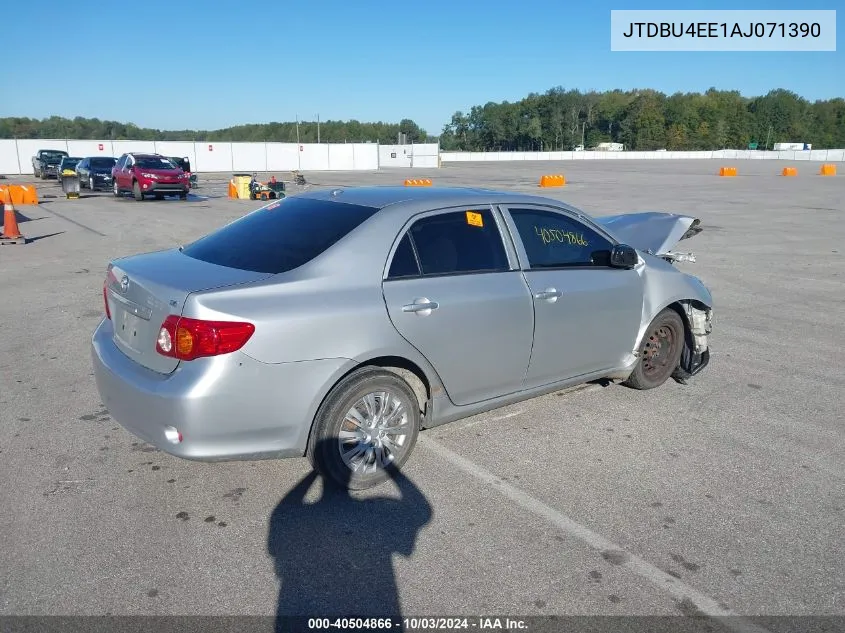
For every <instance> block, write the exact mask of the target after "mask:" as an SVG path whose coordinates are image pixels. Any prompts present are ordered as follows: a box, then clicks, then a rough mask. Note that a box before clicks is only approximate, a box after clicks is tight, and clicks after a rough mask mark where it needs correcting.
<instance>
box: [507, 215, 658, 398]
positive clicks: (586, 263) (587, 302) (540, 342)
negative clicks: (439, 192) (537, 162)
mask: <svg viewBox="0 0 845 633" xmlns="http://www.w3.org/2000/svg"><path fill="white" fill-rule="evenodd" d="M508 214H509V215H510V220H511V225H512V226H513V227H514V229H515V232H516V233H517V234H518V236H519V242H521V245H522V247H523V249H522V253H521V255H522V256H524V257H525V259H526V261H525V265H524V275H525V279H526V281H527V283H528V286H529V287H530V291H531V296H532V299H533V302H534V323H535V325H534V345H533V350H532V353H531V361H530V364H529V367H528V372H527V374H526V380H525V387H526V388H531V387H536V386H540V385H545V384H549V383H552V382H557V381H560V380H564V379H568V378H574V377H577V376H582V375H585V374H590V373H593V372H600V371H605V370H611V369H616V368H618V367H620V366H621V365H622V364H624V360H625V357H626V356H628V355H629V354H630V353H631V352H632V351H633V349H634V346H635V345H636V337H637V332H638V330H639V325H640V320H641V316H642V309H643V296H642V279H641V278H640V276H639V273H638V272H637V271H636V270H632V269H620V268H611V267H610V265H609V261H610V249H611V248H612V245H613V244H612V242H611V241H610V240H609V239H608V238H607V237H606V236H605V235H603V234H601V233H600V232H599V231H598V230H595V229H593V228H592V227H591V226H589V225H588V224H587V223H585V222H583V221H581V220H580V219H578V218H577V217H576V216H574V215H572V214H568V213H565V212H564V211H563V210H552V209H545V208H525V207H521V208H509V209H508Z"/></svg>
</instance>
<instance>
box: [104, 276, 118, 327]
mask: <svg viewBox="0 0 845 633" xmlns="http://www.w3.org/2000/svg"><path fill="white" fill-rule="evenodd" d="M111 281H117V277H115V276H114V271H113V270H112V268H111V266H109V269H108V270H107V271H106V278H105V279H104V280H103V304H104V305H105V308H106V317H107V318H108V319H109V320H111V310H109V282H111Z"/></svg>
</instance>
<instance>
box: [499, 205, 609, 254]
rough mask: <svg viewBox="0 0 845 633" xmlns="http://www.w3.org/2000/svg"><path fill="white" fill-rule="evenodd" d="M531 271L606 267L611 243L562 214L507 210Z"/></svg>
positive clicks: (529, 210)
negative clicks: (533, 269) (534, 269)
mask: <svg viewBox="0 0 845 633" xmlns="http://www.w3.org/2000/svg"><path fill="white" fill-rule="evenodd" d="M509 212H510V215H511V217H512V218H513V222H514V224H515V225H516V229H517V231H518V232H519V237H520V239H521V240H522V244H523V245H524V246H525V253H526V255H527V256H528V265H529V266H530V267H531V268H563V267H595V266H609V265H610V250H611V248H612V247H613V244H612V243H611V242H610V241H609V240H608V239H606V238H605V237H604V236H603V235H601V234H599V233H598V232H596V231H595V230H593V229H591V228H590V227H589V226H587V225H585V224H583V223H582V222H579V221H578V220H575V219H574V218H570V217H569V216H566V215H564V214H562V213H554V212H552V211H542V210H539V209H513V208H512V209H509Z"/></svg>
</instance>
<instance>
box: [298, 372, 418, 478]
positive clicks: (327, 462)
mask: <svg viewBox="0 0 845 633" xmlns="http://www.w3.org/2000/svg"><path fill="white" fill-rule="evenodd" d="M385 394H386V397H385ZM384 400H386V401H387V406H388V407H390V410H394V407H398V406H401V409H395V410H396V411H401V416H400V418H399V419H398V421H399V422H400V423H399V424H397V425H392V423H393V422H394V421H395V420H392V419H388V421H387V422H386V427H387V428H390V429H391V430H393V431H399V430H401V431H402V433H401V434H400V433H397V432H393V433H385V427H381V428H380V426H379V421H380V420H381V419H382V418H381V416H382V415H383V413H382V412H380V411H379V408H380V407H381V406H382V403H383V402H384ZM373 409H374V410H373ZM353 410H355V411H356V412H357V413H356V417H357V419H358V420H359V421H358V422H353V420H354V418H352V417H350V414H351V413H352V411H353ZM368 410H369V411H370V415H368ZM421 415H422V414H421V413H420V407H419V403H418V401H417V397H416V395H415V394H414V391H413V390H412V389H411V387H410V386H409V385H408V383H407V382H405V381H404V380H403V379H402V378H401V377H399V376H398V375H397V374H394V373H392V372H389V371H385V370H382V369H379V368H373V367H366V368H363V369H359V370H356V371H354V372H352V373H351V374H349V375H348V376H347V377H346V378H344V379H343V380H341V381H340V382H339V383H338V384H337V385H336V386H335V387H334V388H333V389H332V390H331V392H330V393H329V395H328V396H327V397H326V399H325V401H324V402H323V404H322V405H321V406H320V408H319V410H318V411H317V415H316V416H315V418H314V426H313V428H312V430H311V437H310V438H309V440H308V448H307V451H306V455H307V457H308V459H309V460H310V462H311V465H312V466H313V467H314V469H315V470H316V471H317V472H319V473H320V474H321V475H322V476H323V477H324V478H326V479H327V480H328V481H329V482H330V483H331V484H333V485H335V486H338V487H340V488H343V489H347V490H365V489H367V488H372V487H374V486H378V485H379V484H381V483H384V482H385V481H387V480H388V479H390V478H391V477H392V476H393V475H394V474H395V473H396V472H397V471H398V470H399V469H400V468H401V467H402V466H403V465H404V464H405V462H406V461H407V460H408V458H409V457H410V455H411V452H412V451H413V449H414V445H415V444H416V442H417V436H418V435H419V429H420V418H421ZM368 422H369V423H372V424H375V427H369V426H367V423H368ZM342 432H343V433H344V434H345V435H346V436H347V437H348V439H346V440H341V433H342ZM377 432H378V434H377V435H376V433H377ZM354 435H358V438H357V439H356V438H354ZM373 435H376V438H375V446H373V445H368V444H367V443H366V441H365V440H366V438H365V436H367V437H369V438H370V439H374V438H373ZM385 435H387V436H389V437H391V438H394V439H401V446H399V450H396V451H395V452H392V451H390V450H387V451H385V449H389V444H388V445H386V444H384V443H382V441H380V440H379V439H378V438H379V437H381V438H383V437H384V436H385ZM342 441H345V442H348V444H347V445H346V446H347V447H348V448H349V449H350V452H351V449H353V448H355V449H357V451H358V452H357V453H355V454H354V455H352V458H358V457H361V459H360V461H359V462H358V463H357V464H355V465H356V466H364V470H362V471H361V472H356V469H355V468H353V467H352V466H351V465H350V461H352V460H345V459H344V454H343V449H342V445H341V442H342ZM390 444H393V445H394V446H396V443H394V442H390ZM362 451H364V454H363V455H361V452H362ZM391 452H392V455H393V458H392V459H384V460H383V461H382V462H381V463H379V461H380V458H386V457H387V456H388V455H389V454H390V453H391ZM363 462H367V463H366V464H364V463H363ZM370 462H372V463H370ZM353 463H354V461H353Z"/></svg>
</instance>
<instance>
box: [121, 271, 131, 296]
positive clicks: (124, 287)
mask: <svg viewBox="0 0 845 633" xmlns="http://www.w3.org/2000/svg"><path fill="white" fill-rule="evenodd" d="M127 290H129V277H127V276H126V275H123V279H121V280H120V291H121V292H126V291H127Z"/></svg>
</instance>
